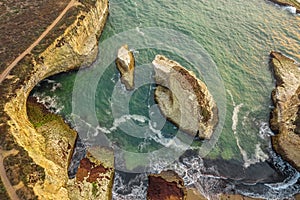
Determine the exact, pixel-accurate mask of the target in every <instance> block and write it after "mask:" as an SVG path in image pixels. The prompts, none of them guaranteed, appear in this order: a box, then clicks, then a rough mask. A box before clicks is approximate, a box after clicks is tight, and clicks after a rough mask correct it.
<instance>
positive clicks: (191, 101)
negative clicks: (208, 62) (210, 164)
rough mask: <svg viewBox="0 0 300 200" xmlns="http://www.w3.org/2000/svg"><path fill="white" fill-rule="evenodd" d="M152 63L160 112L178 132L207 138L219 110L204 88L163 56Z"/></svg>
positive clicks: (191, 73) (184, 70)
mask: <svg viewBox="0 0 300 200" xmlns="http://www.w3.org/2000/svg"><path fill="white" fill-rule="evenodd" d="M152 63H153V65H154V69H155V81H156V83H157V84H158V86H157V88H156V90H155V100H156V102H157V103H158V105H159V108H160V110H161V112H162V113H163V114H164V115H165V116H166V118H168V119H169V120H170V121H171V122H173V123H174V124H176V125H177V126H178V127H179V128H180V129H181V130H183V131H185V132H187V133H189V134H191V135H193V136H196V135H198V136H199V137H200V138H202V139H209V138H210V137H211V135H212V133H213V130H214V128H215V126H216V124H217V122H218V109H217V106H216V103H215V101H214V99H213V97H212V96H211V94H210V92H209V91H208V89H207V87H206V85H205V84H204V83H203V82H202V81H200V80H199V79H197V78H196V76H195V75H194V74H193V72H191V71H188V70H186V69H185V68H184V67H182V66H181V65H180V64H179V63H177V62H175V61H172V60H169V59H168V58H166V57H165V56H162V55H157V56H156V57H155V59H154V61H153V62H152Z"/></svg>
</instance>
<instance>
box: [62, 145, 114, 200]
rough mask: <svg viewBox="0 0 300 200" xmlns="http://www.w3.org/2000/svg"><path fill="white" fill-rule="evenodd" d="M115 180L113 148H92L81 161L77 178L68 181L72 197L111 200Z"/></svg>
mask: <svg viewBox="0 0 300 200" xmlns="http://www.w3.org/2000/svg"><path fill="white" fill-rule="evenodd" d="M113 180H114V154H113V150H112V149H109V148H104V147H93V148H90V149H89V150H88V153H87V156H86V157H85V158H83V159H82V160H81V161H80V166H79V168H78V171H77V174H76V178H75V179H73V180H70V181H69V183H68V185H69V188H68V189H69V191H70V196H71V199H91V200H92V199H103V200H109V199H111V197H112V186H113Z"/></svg>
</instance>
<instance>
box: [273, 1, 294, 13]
mask: <svg viewBox="0 0 300 200" xmlns="http://www.w3.org/2000/svg"><path fill="white" fill-rule="evenodd" d="M269 1H272V2H273V3H276V4H278V5H280V6H293V7H295V8H296V13H297V14H299V13H300V2H299V1H298V0H269Z"/></svg>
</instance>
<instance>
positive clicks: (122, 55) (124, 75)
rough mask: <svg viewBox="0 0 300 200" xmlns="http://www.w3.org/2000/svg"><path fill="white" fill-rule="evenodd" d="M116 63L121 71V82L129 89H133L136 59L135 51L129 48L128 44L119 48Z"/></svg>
mask: <svg viewBox="0 0 300 200" xmlns="http://www.w3.org/2000/svg"><path fill="white" fill-rule="evenodd" d="M116 64H117V68H118V70H119V71H120V73H121V82H122V83H123V84H124V85H125V87H126V89H127V90H133V89H134V67H135V60H134V57H133V53H132V52H131V51H129V50H128V45H124V46H122V47H121V48H120V49H119V50H118V55H117V59H116Z"/></svg>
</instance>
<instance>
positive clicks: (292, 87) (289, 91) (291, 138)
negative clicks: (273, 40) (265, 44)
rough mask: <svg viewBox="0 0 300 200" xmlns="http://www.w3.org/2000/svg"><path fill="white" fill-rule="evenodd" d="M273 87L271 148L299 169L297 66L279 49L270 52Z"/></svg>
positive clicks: (299, 89)
mask: <svg viewBox="0 0 300 200" xmlns="http://www.w3.org/2000/svg"><path fill="white" fill-rule="evenodd" d="M270 56H271V60H270V66H271V67H272V68H273V70H274V76H275V79H276V88H275V89H274V90H273V92H272V100H273V103H274V105H275V108H274V109H273V111H272V113H271V117H270V126H271V129H272V130H273V131H274V132H275V133H277V134H276V135H275V136H273V137H272V145H273V148H274V150H275V151H276V152H277V153H278V154H280V155H281V156H282V157H283V159H285V160H287V161H288V162H289V163H290V164H291V165H292V166H294V167H295V168H296V169H297V170H298V171H300V135H299V130H300V69H299V67H300V65H299V64H297V63H295V61H294V60H292V59H290V58H288V57H286V56H284V55H282V54H281V53H278V52H271V55H270Z"/></svg>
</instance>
